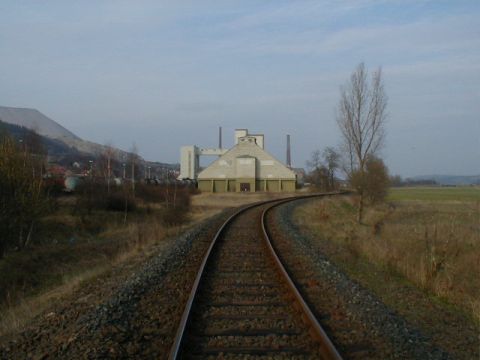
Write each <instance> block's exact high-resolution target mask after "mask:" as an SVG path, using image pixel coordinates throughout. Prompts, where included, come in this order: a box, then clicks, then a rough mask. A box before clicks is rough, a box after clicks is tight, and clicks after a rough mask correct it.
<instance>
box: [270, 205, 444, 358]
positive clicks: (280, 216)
mask: <svg viewBox="0 0 480 360" xmlns="http://www.w3.org/2000/svg"><path fill="white" fill-rule="evenodd" d="M308 201H312V200H300V201H294V202H290V203H287V204H286V205H282V206H281V207H279V208H277V209H276V211H275V212H274V214H273V215H274V222H275V226H276V227H277V228H278V230H279V231H278V232H277V233H278V234H284V238H286V239H288V240H289V241H290V242H291V243H293V244H294V246H293V248H295V249H296V250H295V251H298V252H299V253H300V254H301V256H303V257H304V258H305V259H306V260H309V263H308V264H309V265H310V264H311V265H310V266H311V270H312V271H313V273H314V275H313V277H314V278H315V279H316V280H317V281H319V282H323V283H326V286H327V287H329V288H332V289H334V293H335V296H338V297H339V298H340V299H339V302H338V303H340V304H341V306H342V307H344V309H340V310H339V309H338V308H335V309H316V312H317V313H323V314H324V316H326V317H329V318H331V317H332V315H331V314H332V313H338V312H342V313H344V314H346V316H347V317H350V318H351V319H354V320H355V321H359V322H361V323H362V326H363V328H364V331H366V332H369V333H370V334H371V336H372V338H375V337H376V336H377V334H381V335H382V336H384V337H387V338H388V344H381V345H380V346H381V349H378V350H379V351H377V352H376V353H377V357H376V358H385V357H388V358H399V359H404V358H413V359H450V358H452V357H451V356H450V355H449V354H448V353H447V352H445V351H443V350H441V349H439V348H438V347H436V346H434V345H432V343H431V341H430V339H429V338H428V337H427V336H426V335H424V334H422V333H421V332H420V331H419V330H418V329H416V328H414V327H412V326H410V325H409V324H408V323H407V321H405V319H403V318H402V317H401V316H399V315H398V314H396V313H395V312H394V311H392V310H391V309H389V308H388V307H387V306H385V305H384V304H383V303H382V302H381V301H380V300H379V299H378V298H377V297H376V296H375V295H374V294H373V293H371V292H370V291H369V290H368V289H366V288H364V287H362V286H361V285H360V284H358V283H357V282H355V281H353V280H351V279H350V278H349V277H348V276H347V275H346V274H345V273H344V272H343V271H342V270H341V269H339V268H338V267H337V266H335V265H334V264H333V263H332V262H331V261H330V260H329V259H328V258H327V257H326V256H325V255H324V254H322V253H321V252H320V251H319V249H318V247H317V246H315V244H314V243H313V241H312V239H311V238H309V237H307V236H303V235H301V231H300V229H299V228H298V227H297V226H296V225H295V223H294V222H293V220H292V214H293V211H294V209H295V207H297V206H301V205H302V204H305V202H308ZM338 303H337V307H338ZM313 305H314V304H313ZM313 307H315V306H313ZM333 317H334V316H333ZM329 326H332V325H330V324H329ZM333 330H334V329H333ZM371 346H373V347H375V341H372V342H371ZM386 346H387V347H386ZM340 348H341V345H340ZM370 356H371V354H370V355H369V357H370Z"/></svg>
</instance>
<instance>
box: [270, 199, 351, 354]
mask: <svg viewBox="0 0 480 360" xmlns="http://www.w3.org/2000/svg"><path fill="white" fill-rule="evenodd" d="M325 195H328V194H325ZM313 196H324V195H323V194H322V195H313ZM313 196H312V197H313ZM307 197H308V196H307ZM293 200H297V199H293ZM293 200H292V199H287V200H284V201H280V202H277V203H275V204H273V205H271V206H269V207H267V208H266V209H265V210H263V212H262V218H261V224H262V231H263V238H264V240H265V244H266V246H267V248H268V250H269V253H270V256H271V257H272V259H273V261H274V263H275V265H276V267H277V270H278V272H279V273H280V274H281V276H282V277H283V279H284V281H285V282H286V284H287V286H288V288H289V289H290V291H291V293H292V294H293V295H294V299H295V301H296V302H297V304H298V305H299V306H300V308H301V309H302V312H303V314H304V315H305V316H303V317H302V318H303V320H304V322H305V323H306V324H307V325H308V326H309V327H310V330H311V334H312V335H313V336H314V337H315V338H316V339H317V341H318V342H319V343H320V352H321V353H322V355H323V356H324V357H325V359H335V360H341V359H342V357H341V356H340V354H339V353H338V351H337V349H336V348H335V346H334V345H333V343H332V341H331V340H330V338H329V337H328V335H327V334H326V333H325V330H323V328H322V326H321V325H320V323H319V322H318V320H317V318H316V317H315V315H314V314H313V312H312V310H311V309H310V307H309V306H308V304H307V303H306V302H305V300H304V299H303V297H302V295H301V294H300V292H299V291H298V289H297V287H296V285H295V283H294V282H293V280H292V279H291V277H290V275H289V274H288V272H287V270H286V269H285V267H284V266H283V264H282V261H281V260H280V258H279V257H278V255H277V253H276V251H275V249H274V248H273V244H272V241H271V240H270V236H269V233H268V230H267V226H266V214H267V213H268V212H269V211H270V210H272V209H273V208H275V207H277V206H279V205H282V204H285V203H287V202H290V201H293Z"/></svg>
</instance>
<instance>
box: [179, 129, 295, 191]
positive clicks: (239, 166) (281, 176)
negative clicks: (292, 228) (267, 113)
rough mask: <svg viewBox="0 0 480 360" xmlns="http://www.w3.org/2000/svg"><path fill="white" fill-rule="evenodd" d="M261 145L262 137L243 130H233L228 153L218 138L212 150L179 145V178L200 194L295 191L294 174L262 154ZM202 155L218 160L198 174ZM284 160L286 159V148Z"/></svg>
mask: <svg viewBox="0 0 480 360" xmlns="http://www.w3.org/2000/svg"><path fill="white" fill-rule="evenodd" d="M220 131H221V130H220ZM287 139H288V140H287V142H288V146H289V138H287ZM264 143H265V142H264V135H263V134H249V133H248V130H247V129H237V130H235V143H234V146H233V147H232V148H231V149H229V150H227V149H222V148H221V136H220V140H219V148H216V149H202V148H199V147H197V146H183V147H182V148H181V162H180V176H179V179H182V180H185V179H190V180H196V181H197V184H198V188H199V189H200V190H201V191H203V192H254V191H271V192H292V191H295V187H296V175H295V173H294V172H293V171H292V170H291V169H290V168H289V166H285V165H284V164H282V163H281V162H280V161H278V160H277V159H275V158H274V157H273V156H272V155H270V154H269V153H268V152H266V151H265V149H264ZM202 155H210V156H212V155H213V156H219V158H218V159H217V160H215V161H214V162H213V163H212V164H211V165H210V166H208V167H207V168H205V169H203V170H202V171H199V163H200V161H199V158H200V156H202ZM287 159H288V160H289V159H290V149H289V147H288V149H287ZM289 165H290V164H289Z"/></svg>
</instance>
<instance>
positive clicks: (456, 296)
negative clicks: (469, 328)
mask: <svg viewBox="0 0 480 360" xmlns="http://www.w3.org/2000/svg"><path fill="white" fill-rule="evenodd" d="M355 201H356V200H355V198H354V197H342V198H330V199H325V200H323V201H314V202H312V203H310V204H308V205H306V206H304V207H300V208H298V209H297V210H296V213H295V218H296V221H297V223H298V224H299V225H301V226H302V228H304V229H305V230H306V231H308V232H309V233H311V234H313V235H314V236H315V237H317V238H318V239H320V240H319V241H321V243H319V245H322V244H323V245H322V246H327V248H328V247H329V248H332V249H333V250H332V254H334V255H333V256H334V257H336V258H337V260H338V261H339V262H341V263H343V264H345V266H347V267H351V268H352V267H354V264H355V263H356V262H358V261H359V260H361V261H364V262H367V263H370V264H372V265H373V266H374V267H375V268H377V269H380V271H381V272H383V273H385V274H391V275H392V276H393V275H400V276H401V277H403V278H404V279H405V280H407V281H409V282H411V283H412V284H414V285H415V286H417V287H418V288H420V289H422V290H424V291H427V292H428V293H430V294H433V295H435V296H437V297H438V298H439V299H445V300H447V301H448V302H449V303H451V304H455V305H456V306H458V307H459V308H461V309H464V310H465V311H466V312H468V313H469V314H470V315H471V317H472V318H473V319H475V320H476V321H477V322H480V276H479V274H480V189H479V188H478V187H476V188H475V187H459V188H453V187H452V188H450V187H436V188H433V187H432V188H430V187H416V188H396V189H392V190H391V191H390V194H389V197H388V199H387V203H385V204H382V205H378V206H374V207H368V208H367V210H366V212H365V218H364V222H363V224H361V225H360V224H358V223H357V222H356V220H355V216H356V210H355ZM353 271H355V270H353ZM378 281H381V280H378Z"/></svg>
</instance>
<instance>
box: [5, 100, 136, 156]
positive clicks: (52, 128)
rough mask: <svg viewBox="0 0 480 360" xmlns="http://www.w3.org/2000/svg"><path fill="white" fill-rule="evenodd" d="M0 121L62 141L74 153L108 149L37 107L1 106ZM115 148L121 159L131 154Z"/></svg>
mask: <svg viewBox="0 0 480 360" xmlns="http://www.w3.org/2000/svg"><path fill="white" fill-rule="evenodd" d="M0 121H2V122H4V123H7V124H11V125H16V126H20V127H23V128H26V129H29V130H33V131H35V132H36V133H37V134H39V135H42V136H44V137H46V138H48V139H53V140H58V141H61V142H62V143H63V144H65V145H66V146H67V147H68V148H70V149H72V150H73V152H74V153H75V152H78V153H82V154H84V155H90V156H94V157H97V156H99V155H100V154H102V153H103V152H104V151H105V149H106V147H105V146H104V145H100V144H97V143H94V142H91V141H86V140H83V139H81V138H80V137H78V136H77V135H75V134H74V133H72V132H71V131H69V130H67V129H66V128H64V127H63V126H61V125H60V124H58V123H57V122H56V121H54V120H52V119H50V118H49V117H47V116H45V115H44V114H42V113H41V112H40V111H38V110H36V109H27V108H15V107H6V106H0ZM47 143H48V142H47ZM52 149H53V148H52ZM114 150H115V152H116V153H117V156H118V158H120V159H124V158H125V159H126V158H127V157H128V155H129V153H128V152H126V151H123V150H120V149H114Z"/></svg>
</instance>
